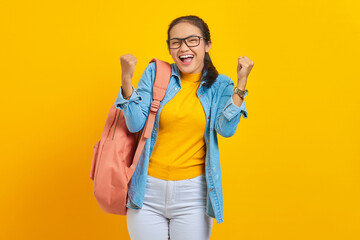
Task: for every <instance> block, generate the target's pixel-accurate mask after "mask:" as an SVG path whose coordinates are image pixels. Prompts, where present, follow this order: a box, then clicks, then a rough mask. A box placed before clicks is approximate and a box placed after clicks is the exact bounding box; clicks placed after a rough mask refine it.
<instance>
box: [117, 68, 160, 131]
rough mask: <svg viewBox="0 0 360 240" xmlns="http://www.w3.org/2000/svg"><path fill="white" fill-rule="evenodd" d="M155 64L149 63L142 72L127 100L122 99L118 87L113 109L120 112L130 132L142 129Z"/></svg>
mask: <svg viewBox="0 0 360 240" xmlns="http://www.w3.org/2000/svg"><path fill="white" fill-rule="evenodd" d="M154 68H155V62H151V63H150V64H148V66H147V67H146V69H145V71H144V72H143V74H142V76H141V78H140V80H139V83H138V85H137V88H136V90H135V89H134V87H132V88H133V93H132V95H131V97H130V99H129V100H126V99H124V96H123V94H122V88H121V87H120V90H119V93H118V96H117V98H116V100H115V107H116V108H118V109H120V110H122V111H123V114H124V117H125V122H126V126H127V128H128V129H129V131H130V132H132V133H134V132H138V131H140V130H141V129H143V128H144V126H145V123H146V120H147V117H148V115H149V111H150V106H151V102H152V91H153V89H152V87H153V84H152V79H154V78H155V70H154Z"/></svg>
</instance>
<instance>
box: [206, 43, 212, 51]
mask: <svg viewBox="0 0 360 240" xmlns="http://www.w3.org/2000/svg"><path fill="white" fill-rule="evenodd" d="M210 49H211V42H210V41H209V42H208V43H207V44H206V45H205V52H209V51H210Z"/></svg>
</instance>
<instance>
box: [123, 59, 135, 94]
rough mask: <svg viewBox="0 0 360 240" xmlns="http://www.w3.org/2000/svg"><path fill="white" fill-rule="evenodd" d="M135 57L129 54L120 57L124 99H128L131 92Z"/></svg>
mask: <svg viewBox="0 0 360 240" xmlns="http://www.w3.org/2000/svg"><path fill="white" fill-rule="evenodd" d="M136 62H137V60H136V57H134V56H133V55H132V54H131V53H129V54H126V55H123V56H121V57H120V63H121V82H122V86H121V89H122V94H123V96H124V98H125V99H129V98H130V96H131V95H132V92H133V89H132V88H133V87H132V77H133V75H134V71H135V65H136Z"/></svg>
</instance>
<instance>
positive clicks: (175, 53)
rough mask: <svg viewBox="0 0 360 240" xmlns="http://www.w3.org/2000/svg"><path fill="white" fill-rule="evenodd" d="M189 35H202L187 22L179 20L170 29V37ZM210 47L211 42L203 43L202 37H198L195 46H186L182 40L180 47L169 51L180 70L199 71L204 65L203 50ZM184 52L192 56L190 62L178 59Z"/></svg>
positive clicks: (207, 49) (205, 50) (185, 71)
mask: <svg viewBox="0 0 360 240" xmlns="http://www.w3.org/2000/svg"><path fill="white" fill-rule="evenodd" d="M190 35H196V36H202V34H201V30H200V29H199V28H198V27H196V26H194V25H192V24H190V23H188V22H180V23H178V24H176V25H175V26H174V27H173V28H172V29H171V30H170V39H172V38H185V37H188V36H190ZM210 48H211V43H210V42H209V44H205V41H204V39H203V38H200V44H199V45H198V46H196V47H188V46H187V45H186V44H185V42H184V41H182V43H181V46H180V48H177V49H169V53H170V55H171V57H172V58H173V59H174V61H175V63H176V65H177V66H178V68H179V69H180V71H181V72H183V73H200V72H201V71H202V69H203V67H204V57H205V52H208V51H210ZM184 54H190V55H193V56H194V58H193V59H192V61H191V63H190V64H184V63H183V62H182V61H181V60H180V58H179V57H180V55H184Z"/></svg>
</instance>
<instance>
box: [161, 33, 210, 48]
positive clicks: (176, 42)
mask: <svg viewBox="0 0 360 240" xmlns="http://www.w3.org/2000/svg"><path fill="white" fill-rule="evenodd" d="M200 38H204V37H201V36H194V35H192V36H189V37H186V38H172V39H168V40H166V42H167V44H168V46H169V48H170V49H177V48H180V47H181V43H182V42H183V41H184V42H185V44H186V46H188V47H196V46H198V45H199V44H200ZM204 39H205V38H204Z"/></svg>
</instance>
